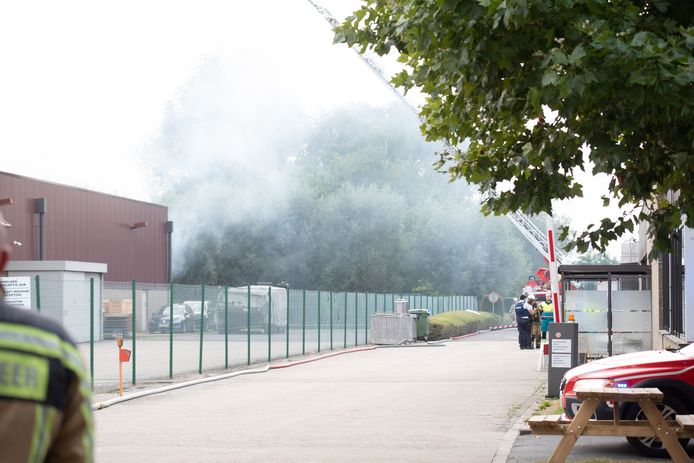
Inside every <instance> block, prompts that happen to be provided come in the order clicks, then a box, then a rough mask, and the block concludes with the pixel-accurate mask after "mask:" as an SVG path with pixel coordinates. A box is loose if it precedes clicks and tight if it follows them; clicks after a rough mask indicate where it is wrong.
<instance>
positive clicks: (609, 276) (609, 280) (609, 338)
mask: <svg viewBox="0 0 694 463" xmlns="http://www.w3.org/2000/svg"><path fill="white" fill-rule="evenodd" d="M607 355H608V356H609V357H611V356H612V273H611V272H607Z"/></svg>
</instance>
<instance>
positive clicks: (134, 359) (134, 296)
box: [130, 280, 137, 384]
mask: <svg viewBox="0 0 694 463" xmlns="http://www.w3.org/2000/svg"><path fill="white" fill-rule="evenodd" d="M131 285H132V296H133V313H132V325H133V326H132V330H133V355H132V358H131V359H130V361H131V362H132V363H133V384H135V383H136V381H135V377H136V376H135V368H136V365H137V348H136V346H137V344H136V340H137V336H136V333H137V316H136V315H135V314H136V312H137V295H136V294H135V280H132V282H131Z"/></svg>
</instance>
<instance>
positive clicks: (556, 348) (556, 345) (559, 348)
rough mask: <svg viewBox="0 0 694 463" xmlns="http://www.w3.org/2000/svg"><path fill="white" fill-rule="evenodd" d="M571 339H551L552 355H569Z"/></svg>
mask: <svg viewBox="0 0 694 463" xmlns="http://www.w3.org/2000/svg"><path fill="white" fill-rule="evenodd" d="M570 353H571V339H552V354H570Z"/></svg>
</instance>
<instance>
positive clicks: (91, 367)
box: [89, 278, 94, 391]
mask: <svg viewBox="0 0 694 463" xmlns="http://www.w3.org/2000/svg"><path fill="white" fill-rule="evenodd" d="M89 380H90V381H91V385H92V391H93V390H94V278H90V279H89Z"/></svg>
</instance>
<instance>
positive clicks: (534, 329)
mask: <svg viewBox="0 0 694 463" xmlns="http://www.w3.org/2000/svg"><path fill="white" fill-rule="evenodd" d="M528 304H530V306H531V307H532V310H531V311H530V320H531V325H530V347H531V348H532V347H535V349H539V348H540V342H541V340H540V337H541V329H540V328H541V325H542V322H541V320H540V308H539V307H538V305H537V303H536V302H535V299H534V298H533V297H531V296H528Z"/></svg>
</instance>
